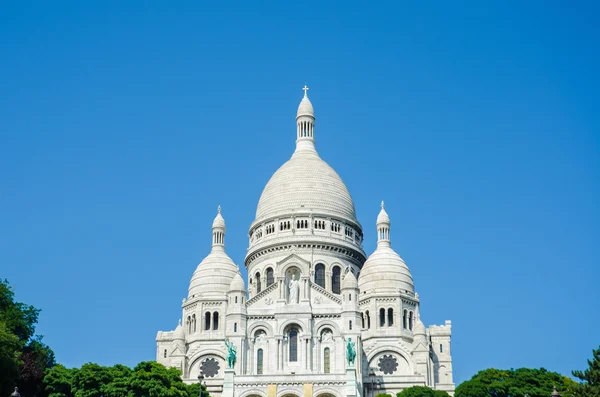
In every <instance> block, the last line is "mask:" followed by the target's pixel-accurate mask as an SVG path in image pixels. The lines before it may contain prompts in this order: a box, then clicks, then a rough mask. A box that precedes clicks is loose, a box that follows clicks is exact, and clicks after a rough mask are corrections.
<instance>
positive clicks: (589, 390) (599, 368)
mask: <svg viewBox="0 0 600 397" xmlns="http://www.w3.org/2000/svg"><path fill="white" fill-rule="evenodd" d="M572 374H573V376H574V377H576V378H578V379H579V380H580V381H581V383H578V384H574V385H572V387H571V388H570V391H571V392H572V394H573V395H574V396H579V397H600V346H598V348H597V349H595V350H592V359H591V360H588V368H587V369H586V370H584V371H573V372H572Z"/></svg>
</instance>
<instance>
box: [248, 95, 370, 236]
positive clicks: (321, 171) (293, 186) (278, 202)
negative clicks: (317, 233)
mask: <svg viewBox="0 0 600 397" xmlns="http://www.w3.org/2000/svg"><path fill="white" fill-rule="evenodd" d="M304 90H305V91H304V92H305V94H304V98H302V101H301V102H300V106H299V107H298V117H297V135H296V138H297V139H296V150H295V151H294V153H293V155H292V158H291V159H289V160H288V161H287V162H285V163H284V164H283V165H282V166H281V167H280V168H279V169H278V170H277V171H275V173H274V174H273V176H272V177H271V179H269V182H268V183H267V185H266V186H265V188H264V190H263V192H262V194H261V196H260V199H259V201H258V206H257V208H256V220H255V221H254V224H256V223H258V222H261V221H263V220H265V219H268V218H274V217H278V216H281V215H292V214H293V213H298V212H306V213H308V212H312V213H317V214H323V215H329V216H332V217H338V218H340V219H344V220H348V221H351V222H352V223H355V224H357V225H359V223H358V220H357V219H356V211H355V209H354V202H353V201H352V197H351V196H350V192H349V191H348V188H347V187H346V185H345V184H344V182H343V181H342V178H340V176H339V175H338V174H337V172H335V170H334V169H333V168H331V167H330V166H329V164H327V163H326V162H325V161H323V160H322V159H321V157H320V156H319V154H318V153H317V151H316V149H315V146H314V143H315V139H314V110H313V107H312V104H311V103H310V100H309V99H308V96H307V94H306V91H307V90H308V87H305V88H304ZM301 116H311V117H310V118H308V119H307V118H303V117H301Z"/></svg>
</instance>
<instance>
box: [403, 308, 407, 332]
mask: <svg viewBox="0 0 600 397" xmlns="http://www.w3.org/2000/svg"><path fill="white" fill-rule="evenodd" d="M407 315H408V314H407V311H406V310H404V314H402V328H404V329H407V328H408V325H406V321H407V318H406V317H407Z"/></svg>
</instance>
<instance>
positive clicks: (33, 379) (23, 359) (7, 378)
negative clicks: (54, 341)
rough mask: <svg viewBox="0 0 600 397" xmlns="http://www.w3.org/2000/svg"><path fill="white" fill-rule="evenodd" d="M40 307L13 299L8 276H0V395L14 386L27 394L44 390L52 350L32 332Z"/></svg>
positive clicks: (53, 362)
mask: <svg viewBox="0 0 600 397" xmlns="http://www.w3.org/2000/svg"><path fill="white" fill-rule="evenodd" d="M39 313H40V310H39V309H36V308H35V307H33V306H31V305H26V304H24V303H21V302H16V301H15V294H14V292H13V290H12V288H11V287H10V284H9V283H8V280H0V370H1V374H2V376H0V396H7V395H10V393H11V392H12V391H13V388H14V387H15V386H19V389H20V391H21V392H22V393H23V395H26V396H27V397H36V396H38V395H41V394H42V392H43V385H42V380H43V378H44V372H45V371H46V369H48V368H52V366H54V364H55V360H54V353H53V352H52V350H51V349H50V348H49V347H48V346H46V345H45V344H44V343H42V337H41V336H37V337H36V336H35V325H36V324H37V321H38V316H39Z"/></svg>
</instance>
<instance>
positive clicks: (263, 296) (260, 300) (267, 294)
mask: <svg viewBox="0 0 600 397" xmlns="http://www.w3.org/2000/svg"><path fill="white" fill-rule="evenodd" d="M277 299H279V291H278V289H277V283H273V284H271V285H269V286H268V287H267V288H266V289H265V290H263V291H261V292H260V293H259V294H258V295H256V296H255V297H253V298H252V299H250V300H248V302H246V308H248V309H250V310H255V309H266V310H268V309H273V308H274V307H275V306H274V305H275V301H276V300H277Z"/></svg>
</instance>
